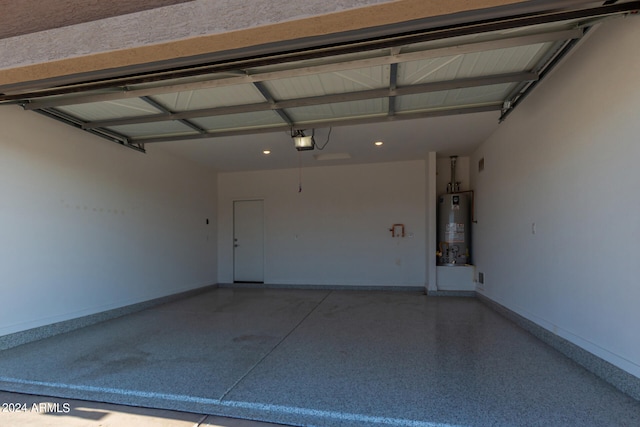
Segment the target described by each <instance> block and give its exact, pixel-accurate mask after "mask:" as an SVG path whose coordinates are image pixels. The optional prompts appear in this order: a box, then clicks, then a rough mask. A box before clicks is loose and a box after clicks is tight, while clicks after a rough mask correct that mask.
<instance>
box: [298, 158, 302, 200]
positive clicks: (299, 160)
mask: <svg viewBox="0 0 640 427" xmlns="http://www.w3.org/2000/svg"><path fill="white" fill-rule="evenodd" d="M298 193H302V157H301V154H300V151H298Z"/></svg>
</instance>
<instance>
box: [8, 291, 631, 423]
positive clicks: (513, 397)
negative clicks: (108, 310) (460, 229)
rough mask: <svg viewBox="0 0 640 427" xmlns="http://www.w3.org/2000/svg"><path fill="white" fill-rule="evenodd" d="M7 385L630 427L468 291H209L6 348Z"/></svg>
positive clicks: (311, 418) (578, 371) (350, 413)
mask: <svg viewBox="0 0 640 427" xmlns="http://www.w3.org/2000/svg"><path fill="white" fill-rule="evenodd" d="M0 389H3V390H7V391H14V392H26V393H35V394H44V395H52V396H60V397H66V398H76V399H86V400H97V401H105V402H112V403H122V404H128V405H133V406H149V407H156V408H164V409H174V410H181V411H191V412H196V413H204V414H207V413H209V414H216V415H226V416H233V417H241V418H250V419H258V420H264V421H270V422H275V423H285V424H293V425H301V426H375V425H381V426H382V425H387V426H388V425H397V426H401V425H407V426H442V427H476V426H565V425H566V426H613V425H615V426H636V425H640V402H638V401H637V400H634V399H632V398H630V397H629V396H627V395H625V394H623V393H621V392H619V391H617V390H616V389H614V388H613V387H612V386H610V385H608V384H607V383H606V382H604V381H602V380H600V379H598V378H596V377H595V376H593V375H592V374H591V373H589V372H587V371H585V370H584V369H583V368H581V367H579V366H578V365H576V364H575V363H573V362H572V361H571V360H569V359H567V358H566V357H564V356H563V355H561V354H560V353H558V352H556V351H555V350H554V349H552V348H550V347H548V346H547V345H545V344H543V343H542V342H540V341H538V340H537V339H536V338H534V337H533V336H531V335H530V334H528V333H527V332H525V331H523V330H522V329H520V328H518V327H517V326H515V325H514V324H512V323H511V322H509V321H508V320H506V319H504V318H503V317H501V316H500V315H498V314H497V313H495V312H493V311H492V310H490V309H489V308H487V307H486V306H484V305H483V304H482V303H481V302H479V301H477V300H475V299H472V298H444V297H426V296H424V295H422V294H421V293H419V292H372V291H329V290H293V289H215V290H212V291H211V292H208V293H205V294H201V295H198V296H196V297H193V298H190V299H185V300H181V301H178V302H174V303H170V304H165V305H162V306H158V307H155V308H152V309H148V310H145V311H142V312H138V313H135V314H132V315H128V316H125V317H121V318H118V319H115V320H111V321H108V322H104V323H100V324H97V325H93V326H90V327H86V328H84V329H80V330H76V331H73V332H70V333H67V334H63V335H59V336H56V337H52V338H49V339H45V340H41V341H38V342H34V343H31V344H26V345H22V346H20V347H16V348H13V349H9V350H5V351H3V352H1V353H0Z"/></svg>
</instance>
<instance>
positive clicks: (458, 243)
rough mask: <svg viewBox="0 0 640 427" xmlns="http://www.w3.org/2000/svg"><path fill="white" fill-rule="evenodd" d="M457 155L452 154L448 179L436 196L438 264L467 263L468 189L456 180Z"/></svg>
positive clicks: (469, 215)
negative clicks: (444, 187) (443, 190)
mask: <svg viewBox="0 0 640 427" xmlns="http://www.w3.org/2000/svg"><path fill="white" fill-rule="evenodd" d="M456 159H457V157H456V156H452V157H451V182H450V183H449V185H448V187H447V193H448V194H445V195H442V196H440V197H439V198H438V250H437V252H436V253H437V257H438V259H437V264H438V265H448V266H456V265H465V264H470V262H471V256H470V250H471V245H470V240H471V219H470V217H471V210H470V203H469V193H468V192H460V183H459V182H456Z"/></svg>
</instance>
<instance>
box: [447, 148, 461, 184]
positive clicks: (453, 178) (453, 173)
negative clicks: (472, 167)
mask: <svg viewBox="0 0 640 427" xmlns="http://www.w3.org/2000/svg"><path fill="white" fill-rule="evenodd" d="M449 158H450V159H451V182H449V183H448V184H447V193H457V192H458V191H460V183H459V182H456V160H458V156H451V157H449Z"/></svg>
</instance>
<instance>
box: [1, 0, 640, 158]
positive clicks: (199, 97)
mask: <svg viewBox="0 0 640 427" xmlns="http://www.w3.org/2000/svg"><path fill="white" fill-rule="evenodd" d="M639 6H640V2H624V3H620V4H611V5H605V6H598V7H593V8H582V9H577V10H568V11H567V10H563V11H557V12H546V13H538V14H532V15H527V16H517V17H506V18H504V17H503V18H497V19H495V20H491V21H482V22H470V23H467V24H464V25H456V26H453V27H442V28H430V29H428V30H422V31H411V32H408V33H395V34H392V35H386V36H384V37H378V38H370V39H366V40H357V41H352V42H348V43H341V44H335V45H328V46H322V47H317V46H316V47H314V48H309V49H297V50H290V51H283V52H281V53H279V54H269V55H265V56H258V57H256V56H254V57H251V58H239V59H237V60H234V61H233V62H217V63H202V64H199V65H198V66H189V67H184V68H178V69H172V70H167V71H161V72H155V73H152V74H138V75H129V76H126V75H123V76H122V77H120V78H115V79H109V80H102V81H93V82H80V83H78V84H73V85H69V86H64V87H57V88H50V89H46V90H40V91H38V92H32V93H12V94H4V95H1V96H0V102H4V103H19V104H21V105H23V106H24V108H25V109H28V110H34V111H36V112H39V113H42V114H44V115H47V116H49V117H52V118H54V119H57V120H61V121H63V122H65V123H68V124H70V125H72V126H76V127H78V128H81V129H83V130H85V131H87V132H91V133H93V134H96V135H99V136H101V137H104V138H107V139H109V140H111V141H113V142H117V143H119V144H123V145H125V146H127V147H130V148H134V149H136V150H140V151H144V150H145V146H146V145H147V144H152V143H158V142H164V141H177V140H190V139H203V138H214V137H221V136H231V135H242V134H255V133H262V132H282V131H291V132H292V134H293V133H294V132H296V131H298V130H302V129H309V128H316V127H328V126H339V125H353V124H367V123H373V122H383V121H389V120H402V119H415V118H423V117H432V116H444V115H453V114H464V113H476V112H485V111H500V112H501V113H502V114H501V120H503V119H504V118H506V117H507V115H508V114H509V113H510V112H511V111H512V110H513V108H515V107H516V106H517V105H518V103H519V102H520V101H521V100H522V99H524V97H526V96H527V94H528V93H529V92H530V91H531V90H532V89H533V88H535V86H536V84H537V83H538V82H539V81H540V80H541V79H542V78H544V76H545V75H546V74H547V73H548V72H549V71H550V70H551V69H552V68H553V67H554V66H555V65H556V64H557V63H558V62H559V61H560V60H561V58H562V57H563V56H564V55H565V54H566V53H567V52H568V51H569V50H570V49H571V48H572V47H574V46H575V45H576V43H577V42H578V41H579V40H580V39H581V38H582V37H583V36H584V35H585V33H586V32H587V31H589V30H590V29H591V28H592V27H593V26H594V25H596V24H597V22H598V21H599V20H601V19H610V18H611V17H612V16H615V15H623V14H626V13H629V12H630V11H634V10H635V9H637V8H638V7H639Z"/></svg>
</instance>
